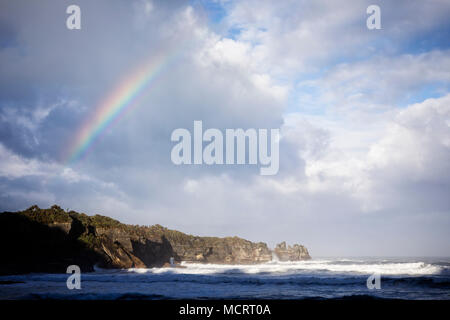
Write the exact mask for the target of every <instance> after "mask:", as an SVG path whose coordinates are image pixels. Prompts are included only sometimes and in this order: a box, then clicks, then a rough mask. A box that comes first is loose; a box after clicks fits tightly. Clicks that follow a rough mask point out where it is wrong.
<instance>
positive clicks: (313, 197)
mask: <svg viewBox="0 0 450 320" xmlns="http://www.w3.org/2000/svg"><path fill="white" fill-rule="evenodd" d="M72 4H76V5H78V6H79V7H80V9H81V29H80V30H69V29H68V28H67V27H66V20H67V18H68V17H69V14H67V13H66V8H67V7H68V6H69V5H72ZM372 4H376V5H378V6H379V7H380V10H381V29H374V30H369V29H368V28H367V26H366V20H367V18H368V17H369V15H368V14H367V13H366V9H367V7H368V6H369V5H372ZM449 16H450V2H449V1H444V0H430V1H420V0H410V1H406V0H399V1H384V0H376V1H374V0H370V1H346V2H345V5H344V3H343V2H338V1H324V0H317V1H302V0H297V1H289V0H287V1H268V0H248V1H228V0H216V1H206V0H192V1H162V0H161V1H156V0H126V1H125V0H111V1H107V0H97V1H88V0H85V1H84V0H83V1H82V0H70V1H65V0H62V1H47V0H42V1H24V0H2V1H1V10H0V211H16V210H23V209H26V208H28V207H30V206H31V205H34V204H37V205H38V206H40V207H43V208H47V207H50V206H52V205H53V204H57V205H59V206H60V207H62V208H64V209H70V210H76V211H78V212H85V213H87V214H90V215H93V214H101V215H106V216H110V217H113V218H115V219H118V220H120V221H121V222H124V223H128V224H140V225H153V224H161V225H163V226H166V227H168V228H171V229H177V230H180V231H183V232H186V233H189V234H195V235H201V236H204V235H210V236H235V235H236V236H240V237H244V238H246V239H249V240H252V241H264V242H267V243H268V244H269V246H274V245H275V244H276V243H279V242H281V241H286V242H287V243H288V244H292V243H300V244H303V245H305V246H306V247H307V248H308V249H309V251H310V254H311V255H312V257H315V256H316V257H317V256H450V232H449V230H450V128H449V126H450V20H449V19H448V17H449ZM111 108H112V109H114V108H115V109H114V110H116V111H117V112H116V113H115V114H110V116H109V118H108V116H107V115H106V116H102V110H111ZM194 120H201V121H202V122H203V126H204V128H218V129H220V130H225V129H227V128H231V129H233V128H244V129H247V128H268V129H270V128H279V129H280V134H281V136H280V154H279V159H280V168H279V172H278V174H276V175H273V176H262V175H260V174H259V169H258V168H257V167H255V166H252V165H241V166H237V165H223V166H207V165H191V166H188V165H180V166H177V165H175V164H173V163H172V161H171V158H170V154H171V150H172V148H173V146H174V143H173V142H172V141H171V140H170V137H171V133H172V132H173V130H175V129H177V128H187V129H189V130H192V128H193V122H194ZM86 132H87V133H86ZM93 133H95V134H93ZM83 139H84V140H83ZM83 141H84V142H85V145H82V143H83Z"/></svg>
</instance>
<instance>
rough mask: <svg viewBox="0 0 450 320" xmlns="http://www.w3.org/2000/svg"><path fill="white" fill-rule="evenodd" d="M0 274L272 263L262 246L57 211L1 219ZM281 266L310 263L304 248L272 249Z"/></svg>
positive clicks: (27, 212) (34, 211) (7, 214)
mask: <svg viewBox="0 0 450 320" xmlns="http://www.w3.org/2000/svg"><path fill="white" fill-rule="evenodd" d="M0 243H2V247H3V249H2V251H3V252H2V254H1V255H0V274H10V273H26V272H65V271H66V268H67V266H68V265H71V264H76V265H79V266H80V267H81V269H82V270H84V271H93V268H94V265H98V266H99V267H103V268H133V267H135V268H146V267H161V266H164V265H167V263H168V262H169V261H170V258H171V257H173V258H174V260H175V262H176V263H179V262H181V261H187V262H198V263H224V264H255V263H263V262H268V261H270V260H272V251H271V250H270V249H269V248H268V247H267V245H266V244H265V243H263V242H259V243H254V242H251V241H248V240H245V239H242V238H238V237H225V238H217V237H196V236H192V235H187V234H185V233H182V232H179V231H175V230H170V229H167V228H164V227H162V226H160V225H154V226H149V227H147V226H133V225H126V224H123V223H120V222H119V221H117V220H114V219H112V218H109V217H105V216H100V215H95V216H88V215H86V214H83V213H77V212H75V211H65V210H63V209H61V208H60V207H58V206H53V207H51V208H49V209H40V208H39V207H37V206H33V207H30V208H29V209H27V210H25V211H21V212H14V213H11V212H3V213H0ZM275 253H276V255H277V256H278V257H279V259H280V260H282V261H285V260H303V259H309V258H310V257H309V254H308V251H307V250H306V248H304V247H303V246H299V245H294V246H293V247H289V248H288V249H286V244H284V247H283V246H282V245H278V246H277V248H276V249H275Z"/></svg>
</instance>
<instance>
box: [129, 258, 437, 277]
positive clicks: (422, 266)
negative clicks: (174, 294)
mask: <svg viewBox="0 0 450 320" xmlns="http://www.w3.org/2000/svg"><path fill="white" fill-rule="evenodd" d="M342 262H346V263H344V264H343V263H342ZM352 262H353V263H352ZM182 266H183V267H184V268H150V269H128V271H130V272H136V273H154V274H159V273H177V274H215V273H225V274H233V273H246V274H258V273H286V274H289V273H303V272H305V273H317V272H332V273H356V274H373V273H380V274H384V275H432V274H438V273H440V272H442V267H439V266H435V265H431V264H428V263H425V262H421V261H419V262H396V263H389V262H388V263H386V262H384V263H380V262H367V263H362V262H361V260H348V259H340V260H334V261H332V260H308V261H296V262H280V261H271V262H269V263H264V264H257V265H223V264H200V263H186V262H183V263H182Z"/></svg>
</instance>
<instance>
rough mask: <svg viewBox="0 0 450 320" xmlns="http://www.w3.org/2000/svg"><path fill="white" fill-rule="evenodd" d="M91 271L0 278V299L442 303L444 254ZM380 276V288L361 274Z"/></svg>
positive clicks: (446, 269) (447, 267)
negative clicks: (76, 285)
mask: <svg viewBox="0 0 450 320" xmlns="http://www.w3.org/2000/svg"><path fill="white" fill-rule="evenodd" d="M183 265H184V266H185V267H186V268H152V269H128V270H113V271H111V270H98V271H96V272H92V273H83V274H82V275H81V289H80V290H69V289H67V286H66V280H67V278H68V276H69V275H67V274H28V275H16V276H2V277H0V283H2V284H0V299H180V298H181V299H183V298H186V299H330V298H359V297H365V298H367V297H374V298H384V299H439V300H442V299H446V300H450V259H449V258H433V259H431V258H411V259H405V258H349V259H337V258H330V259H326V258H324V259H314V260H311V261H302V262H275V261H273V262H270V263H266V264H259V265H251V266H248V265H245V266H244V265H213V264H206V265H203V264H183ZM374 273H378V274H380V284H381V288H380V289H372V290H369V289H368V288H367V284H366V283H367V278H368V277H369V276H370V275H372V274H374Z"/></svg>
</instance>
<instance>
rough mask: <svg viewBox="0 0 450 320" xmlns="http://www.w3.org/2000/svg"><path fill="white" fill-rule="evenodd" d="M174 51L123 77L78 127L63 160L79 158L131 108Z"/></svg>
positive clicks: (68, 161) (168, 61)
mask: <svg viewBox="0 0 450 320" xmlns="http://www.w3.org/2000/svg"><path fill="white" fill-rule="evenodd" d="M174 57H175V54H172V55H168V56H167V55H166V56H164V55H160V56H157V57H152V59H151V60H150V61H148V62H146V63H144V64H142V65H141V66H139V67H138V68H137V69H136V70H135V71H134V72H132V73H131V74H129V75H128V76H127V77H125V79H124V80H122V81H121V82H120V83H119V85H118V86H116V87H115V88H114V90H112V92H111V93H110V94H109V95H107V97H106V98H105V99H104V100H102V102H101V103H100V104H99V105H98V106H97V107H96V108H95V109H94V110H95V111H94V112H93V113H92V114H91V116H90V117H89V119H88V120H87V121H86V122H85V123H83V125H82V126H81V127H80V129H79V130H78V131H77V133H76V135H75V137H74V139H73V141H72V142H71V143H70V144H69V147H68V148H67V149H66V151H65V153H64V154H65V156H63V158H64V162H65V163H66V164H72V163H74V162H76V161H77V160H79V159H80V158H81V157H82V156H83V155H84V154H85V153H86V152H87V150H88V149H89V148H90V147H91V146H92V144H93V143H94V141H96V140H97V139H98V137H99V136H100V135H101V134H102V132H104V131H105V129H106V128H108V127H109V126H110V125H111V124H112V123H113V122H115V121H116V120H118V118H119V116H120V115H122V114H124V112H125V111H126V110H127V109H129V108H130V106H132V105H133V104H134V102H135V101H136V99H137V98H138V97H139V96H140V95H141V94H142V93H143V92H144V91H146V89H147V88H149V87H150V85H151V84H152V83H153V82H154V80H155V79H156V78H157V76H158V75H159V74H160V73H161V72H162V71H163V70H164V69H165V67H167V65H168V64H169V63H170V62H171V61H173V60H174Z"/></svg>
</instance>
